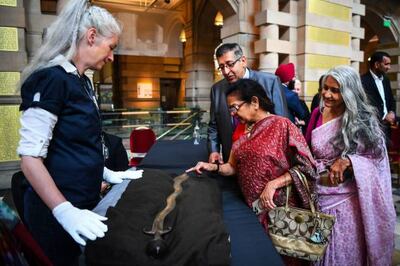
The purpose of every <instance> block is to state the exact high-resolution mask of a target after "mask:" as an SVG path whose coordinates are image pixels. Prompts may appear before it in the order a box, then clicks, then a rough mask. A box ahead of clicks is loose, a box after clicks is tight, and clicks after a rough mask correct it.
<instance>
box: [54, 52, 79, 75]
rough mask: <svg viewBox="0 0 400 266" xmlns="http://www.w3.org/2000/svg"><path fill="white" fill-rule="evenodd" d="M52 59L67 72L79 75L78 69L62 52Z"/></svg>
mask: <svg viewBox="0 0 400 266" xmlns="http://www.w3.org/2000/svg"><path fill="white" fill-rule="evenodd" d="M51 61H53V62H55V63H56V65H59V66H61V67H62V68H63V69H64V70H65V72H67V73H71V74H74V75H77V76H79V73H78V69H77V68H76V67H75V66H74V65H73V64H72V63H71V62H70V61H68V60H67V59H66V58H65V56H63V55H62V54H60V55H57V56H56V57H55V58H54V59H53V60H51Z"/></svg>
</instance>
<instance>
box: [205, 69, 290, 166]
mask: <svg viewBox="0 0 400 266" xmlns="http://www.w3.org/2000/svg"><path fill="white" fill-rule="evenodd" d="M249 72H250V75H249V79H252V80H254V81H257V82H258V83H260V84H261V85H262V86H263V88H264V89H265V92H266V93H267V96H268V98H270V99H271V100H272V102H273V103H274V105H275V107H274V110H275V113H276V114H277V115H281V116H285V117H289V112H288V109H287V103H286V97H285V94H284V92H283V90H282V88H281V82H280V80H279V78H278V77H277V76H275V75H273V74H271V73H266V72H258V71H253V70H250V69H249ZM228 87H229V83H228V82H227V81H226V79H223V80H220V81H218V82H217V83H215V84H214V85H213V86H212V87H211V93H210V98H211V106H210V122H209V124H208V138H207V142H208V149H209V152H210V153H211V152H219V151H220V145H222V155H223V158H224V162H227V161H228V159H229V154H230V151H231V147H232V134H233V130H234V128H233V124H232V117H231V115H230V113H229V111H228V104H227V103H226V95H225V92H226V90H227V89H228Z"/></svg>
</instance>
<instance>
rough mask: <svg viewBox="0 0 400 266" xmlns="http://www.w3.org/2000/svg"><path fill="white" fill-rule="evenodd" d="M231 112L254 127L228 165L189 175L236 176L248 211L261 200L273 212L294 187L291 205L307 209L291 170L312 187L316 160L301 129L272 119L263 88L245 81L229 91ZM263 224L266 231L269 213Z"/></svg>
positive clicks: (207, 167)
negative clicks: (292, 186) (289, 187)
mask: <svg viewBox="0 0 400 266" xmlns="http://www.w3.org/2000/svg"><path fill="white" fill-rule="evenodd" d="M226 94H227V102H228V107H229V111H230V113H231V115H232V116H237V117H238V118H239V119H240V120H241V122H242V123H247V124H254V125H253V127H252V129H251V131H250V132H249V133H248V134H245V135H243V136H241V137H240V138H239V139H238V140H237V141H236V142H235V143H234V144H233V146H232V151H231V155H230V158H229V161H228V162H227V163H225V164H222V165H218V164H212V163H206V162H199V163H197V165H196V166H195V167H193V168H191V169H188V170H187V171H196V172H197V173H201V172H202V170H206V171H217V172H218V173H219V174H221V175H224V176H232V175H237V178H238V182H239V186H240V188H241V190H242V193H243V195H244V198H245V201H246V203H247V205H248V206H249V207H251V206H252V203H253V202H254V201H255V200H257V199H260V202H261V205H262V207H264V208H265V209H266V210H271V209H273V208H275V207H276V206H281V205H283V204H284V202H285V200H286V194H285V190H284V187H286V186H287V185H289V184H293V185H294V187H295V189H294V191H295V193H293V194H292V197H291V198H290V199H289V200H290V202H291V205H292V206H301V207H305V208H308V207H309V206H308V205H309V203H308V200H307V197H306V194H305V193H306V192H305V190H304V187H303V185H302V184H301V181H300V180H299V178H298V177H297V175H296V173H295V172H294V171H293V168H297V169H298V170H300V171H301V172H303V173H304V174H305V176H306V177H307V179H308V180H309V183H310V185H311V187H312V188H313V187H314V186H313V184H314V180H315V175H316V174H315V169H314V160H313V158H312V156H311V152H310V150H309V148H308V146H307V143H306V141H305V140H304V137H303V135H302V133H301V132H300V131H299V129H298V128H297V127H296V126H295V125H294V124H293V123H292V122H290V120H288V119H287V118H284V117H280V116H276V115H273V114H272V112H273V104H272V103H271V101H270V100H269V99H268V97H267V95H266V93H265V91H264V89H263V87H262V86H261V85H260V84H258V83H257V82H255V81H253V80H250V79H241V80H239V81H237V82H236V83H234V84H233V85H232V86H231V87H230V88H229V89H228V90H227V92H226ZM258 218H259V220H260V222H261V223H262V225H263V226H264V228H265V230H267V229H268V222H267V215H266V212H264V213H262V214H260V215H259V217H258Z"/></svg>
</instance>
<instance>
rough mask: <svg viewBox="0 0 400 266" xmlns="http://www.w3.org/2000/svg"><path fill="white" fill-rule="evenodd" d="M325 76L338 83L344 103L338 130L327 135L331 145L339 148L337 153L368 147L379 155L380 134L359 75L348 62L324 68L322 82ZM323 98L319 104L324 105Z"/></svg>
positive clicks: (366, 148)
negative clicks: (334, 134) (346, 64)
mask: <svg viewBox="0 0 400 266" xmlns="http://www.w3.org/2000/svg"><path fill="white" fill-rule="evenodd" d="M328 76H330V77H332V78H333V79H335V80H336V81H337V82H338V83H339V87H340V92H341V94H342V97H343V101H344V104H345V106H346V108H345V111H344V114H343V118H342V127H341V131H339V132H338V133H337V134H336V136H334V137H333V138H332V139H331V142H332V144H333V146H334V147H335V148H337V149H340V150H342V154H341V156H346V155H347V154H354V153H356V151H357V152H361V153H364V152H371V151H372V153H373V155H374V157H381V156H382V154H383V152H384V134H383V132H382V130H381V128H380V125H379V120H378V118H377V115H376V110H375V108H374V107H372V106H371V105H370V104H369V102H368V99H367V96H366V94H365V92H364V89H363V87H362V84H361V79H360V75H359V74H358V73H357V72H356V70H354V69H353V68H352V67H350V66H337V67H334V68H332V69H330V70H329V71H328V73H327V74H326V75H325V77H324V80H323V84H325V80H326V78H327V77H328ZM323 101H324V100H323V98H321V105H320V107H322V106H324V103H323Z"/></svg>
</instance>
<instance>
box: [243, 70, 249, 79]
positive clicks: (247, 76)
mask: <svg viewBox="0 0 400 266" xmlns="http://www.w3.org/2000/svg"><path fill="white" fill-rule="evenodd" d="M243 78H244V79H248V78H250V71H249V70H248V69H247V67H246V71H245V72H244V76H243Z"/></svg>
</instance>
